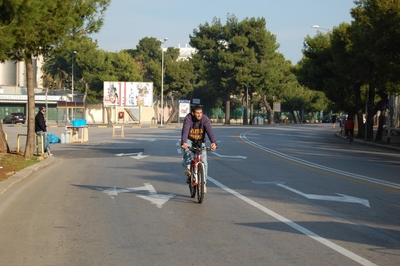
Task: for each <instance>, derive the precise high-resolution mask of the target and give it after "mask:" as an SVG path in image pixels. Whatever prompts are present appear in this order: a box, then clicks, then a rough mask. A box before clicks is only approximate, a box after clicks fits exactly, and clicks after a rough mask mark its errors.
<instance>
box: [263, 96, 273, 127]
mask: <svg viewBox="0 0 400 266" xmlns="http://www.w3.org/2000/svg"><path fill="white" fill-rule="evenodd" d="M263 103H264V106H265V108H266V109H267V114H268V124H272V120H273V114H272V113H273V112H272V108H271V106H270V105H269V103H268V101H267V96H266V95H263Z"/></svg>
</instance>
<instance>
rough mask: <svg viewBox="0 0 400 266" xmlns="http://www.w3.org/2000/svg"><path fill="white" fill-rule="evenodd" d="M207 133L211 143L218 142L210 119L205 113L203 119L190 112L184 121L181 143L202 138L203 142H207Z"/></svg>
mask: <svg viewBox="0 0 400 266" xmlns="http://www.w3.org/2000/svg"><path fill="white" fill-rule="evenodd" d="M206 133H207V136H208V139H209V140H210V141H211V143H217V140H216V139H215V135H214V130H213V128H212V127H211V122H210V119H209V118H208V117H207V116H206V115H204V114H203V116H202V117H201V120H197V119H196V118H195V117H194V116H192V114H188V115H186V117H185V120H184V121H183V127H182V135H181V145H182V144H183V143H186V141H187V140H188V139H190V140H192V141H196V140H201V142H202V143H205V142H206Z"/></svg>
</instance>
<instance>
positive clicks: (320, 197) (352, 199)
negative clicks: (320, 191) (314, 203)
mask: <svg viewBox="0 0 400 266" xmlns="http://www.w3.org/2000/svg"><path fill="white" fill-rule="evenodd" d="M276 185H277V186H280V187H282V188H284V189H287V190H289V191H292V192H294V193H296V194H298V195H301V196H303V197H306V198H307V199H313V200H326V201H340V202H350V203H359V204H362V205H364V206H366V207H368V208H370V206H369V201H368V200H366V199H360V198H356V197H352V196H347V195H344V194H339V193H336V194H338V195H340V197H338V196H324V195H314V194H305V193H303V192H300V191H298V190H295V189H293V188H291V187H288V186H286V185H283V184H276Z"/></svg>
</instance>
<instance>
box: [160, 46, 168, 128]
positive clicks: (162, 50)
mask: <svg viewBox="0 0 400 266" xmlns="http://www.w3.org/2000/svg"><path fill="white" fill-rule="evenodd" d="M167 40H168V38H164V41H161V126H162V125H163V120H164V102H163V98H164V43H165V42H166V41H167Z"/></svg>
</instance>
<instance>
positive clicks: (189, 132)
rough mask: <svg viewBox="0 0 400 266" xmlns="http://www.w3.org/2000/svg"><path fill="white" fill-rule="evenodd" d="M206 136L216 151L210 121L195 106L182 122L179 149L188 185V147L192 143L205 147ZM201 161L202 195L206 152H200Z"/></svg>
mask: <svg viewBox="0 0 400 266" xmlns="http://www.w3.org/2000/svg"><path fill="white" fill-rule="evenodd" d="M206 134H207V136H208V139H209V140H210V142H211V145H210V147H211V150H215V149H217V140H216V138H215V135H214V131H213V128H212V126H211V122H210V119H209V118H208V117H207V116H206V115H203V109H202V107H201V106H199V105H196V106H194V107H193V109H192V112H191V113H190V114H188V115H186V117H185V120H184V121H183V127H182V133H181V147H182V149H183V150H184V153H183V159H182V166H183V171H184V173H185V174H186V176H187V177H188V179H187V182H188V183H190V162H191V151H190V150H189V149H188V147H190V146H192V145H193V143H196V142H200V143H201V145H202V147H205V142H206ZM201 156H202V160H203V163H204V172H205V180H204V193H206V191H207V189H206V186H205V185H206V183H207V173H208V172H207V170H208V163H207V152H206V151H205V150H203V151H202V154H201Z"/></svg>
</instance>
